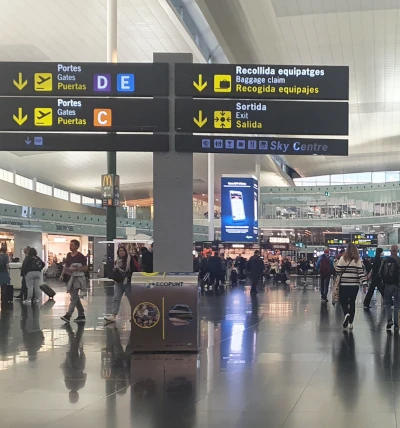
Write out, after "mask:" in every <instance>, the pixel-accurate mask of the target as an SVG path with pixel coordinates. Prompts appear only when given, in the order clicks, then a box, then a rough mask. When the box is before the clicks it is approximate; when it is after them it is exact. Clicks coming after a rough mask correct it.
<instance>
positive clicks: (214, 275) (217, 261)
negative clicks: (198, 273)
mask: <svg viewBox="0 0 400 428" xmlns="http://www.w3.org/2000/svg"><path fill="white" fill-rule="evenodd" d="M207 271H208V272H209V273H210V284H211V285H212V284H213V283H214V281H215V291H218V290H219V281H220V279H221V276H222V263H221V258H220V257H219V256H218V254H217V253H214V254H213V255H212V256H211V257H210V258H209V259H208V263H207Z"/></svg>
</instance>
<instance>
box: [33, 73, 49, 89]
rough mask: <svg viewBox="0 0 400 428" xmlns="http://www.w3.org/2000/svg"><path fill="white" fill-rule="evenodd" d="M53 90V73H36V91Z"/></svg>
mask: <svg viewBox="0 0 400 428" xmlns="http://www.w3.org/2000/svg"><path fill="white" fill-rule="evenodd" d="M52 90H53V75H52V74H51V73H35V91H37V92H50V91H52Z"/></svg>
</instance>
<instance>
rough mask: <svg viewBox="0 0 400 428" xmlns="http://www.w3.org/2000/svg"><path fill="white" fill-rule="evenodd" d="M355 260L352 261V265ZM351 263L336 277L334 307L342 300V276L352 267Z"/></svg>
mask: <svg viewBox="0 0 400 428" xmlns="http://www.w3.org/2000/svg"><path fill="white" fill-rule="evenodd" d="M352 261H353V260H350V263H351V262H352ZM350 263H349V264H348V265H347V266H346V267H345V268H344V269H343V271H342V272H340V274H338V275H336V278H335V282H334V283H333V288H332V305H335V304H336V303H337V302H338V301H339V299H340V281H341V280H342V275H343V274H344V273H345V272H346V269H347V268H348V267H349V266H350Z"/></svg>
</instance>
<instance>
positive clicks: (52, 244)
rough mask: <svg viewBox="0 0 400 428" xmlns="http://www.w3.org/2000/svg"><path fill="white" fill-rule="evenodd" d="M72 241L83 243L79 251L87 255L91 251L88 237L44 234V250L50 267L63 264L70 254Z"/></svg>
mask: <svg viewBox="0 0 400 428" xmlns="http://www.w3.org/2000/svg"><path fill="white" fill-rule="evenodd" d="M72 239H76V240H77V241H79V242H80V243H81V246H80V249H79V251H80V252H81V253H82V254H84V255H87V254H88V251H89V237H88V236H79V235H53V234H47V233H44V234H43V250H44V253H45V261H46V263H47V264H48V266H52V265H53V264H55V263H60V262H63V260H64V259H65V258H66V257H67V254H68V253H69V243H70V241H71V240H72Z"/></svg>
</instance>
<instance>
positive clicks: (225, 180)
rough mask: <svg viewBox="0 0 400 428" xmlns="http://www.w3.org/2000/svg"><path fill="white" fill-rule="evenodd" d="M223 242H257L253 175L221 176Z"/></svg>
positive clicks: (256, 215)
mask: <svg viewBox="0 0 400 428" xmlns="http://www.w3.org/2000/svg"><path fill="white" fill-rule="evenodd" d="M221 229H222V241H223V242H258V181H257V179H256V178H255V177H224V176H223V177H222V179H221Z"/></svg>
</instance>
